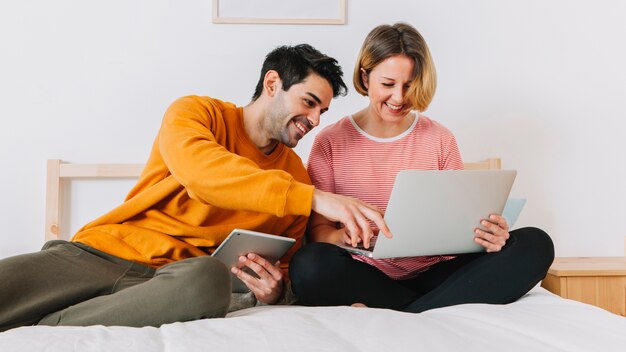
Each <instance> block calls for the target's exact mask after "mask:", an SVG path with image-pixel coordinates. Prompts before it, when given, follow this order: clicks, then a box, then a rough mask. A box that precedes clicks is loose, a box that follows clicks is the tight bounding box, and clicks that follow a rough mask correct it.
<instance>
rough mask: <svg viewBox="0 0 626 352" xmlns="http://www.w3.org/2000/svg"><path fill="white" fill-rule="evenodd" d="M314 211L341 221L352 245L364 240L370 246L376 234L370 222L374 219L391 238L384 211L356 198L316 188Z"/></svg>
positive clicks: (364, 244)
mask: <svg viewBox="0 0 626 352" xmlns="http://www.w3.org/2000/svg"><path fill="white" fill-rule="evenodd" d="M311 207H312V208H313V211H315V212H316V213H318V214H320V215H322V216H324V217H325V218H327V219H328V220H331V221H335V222H340V223H341V224H343V226H344V230H345V231H346V234H347V236H349V237H350V242H351V244H352V246H356V245H357V244H358V243H359V242H361V241H363V246H365V248H369V244H370V239H371V238H372V236H373V235H374V233H373V230H372V228H371V227H370V224H369V222H368V221H367V220H368V219H369V220H372V221H373V222H374V223H375V224H376V227H378V228H379V229H380V232H382V233H383V234H384V235H385V237H388V238H391V231H389V228H388V227H387V224H386V223H385V220H384V219H383V214H382V212H381V211H380V210H379V209H378V208H376V207H374V206H372V205H369V204H367V203H365V202H362V201H360V200H358V199H356V198H351V197H346V196H341V195H338V194H333V193H328V192H324V191H320V190H318V189H316V190H315V191H314V192H313V204H312V205H311Z"/></svg>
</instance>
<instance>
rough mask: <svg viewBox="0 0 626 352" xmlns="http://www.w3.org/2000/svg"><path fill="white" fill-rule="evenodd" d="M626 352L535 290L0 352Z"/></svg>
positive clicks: (621, 339)
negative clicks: (513, 298) (513, 296)
mask: <svg viewBox="0 0 626 352" xmlns="http://www.w3.org/2000/svg"><path fill="white" fill-rule="evenodd" d="M409 350H413V351H418V350H419V351H429V352H430V351H463V352H466V351H532V352H535V351H568V352H572V351H620V352H624V351H626V318H624V317H621V316H618V315H615V314H612V313H609V312H607V311H604V310H602V309H600V308H596V307H593V306H590V305H586V304H582V303H578V302H574V301H570V300H566V299H562V298H560V297H558V296H555V295H553V294H551V293H549V292H547V291H546V290H544V289H542V288H540V287H536V288H534V289H533V290H532V291H531V292H530V293H529V294H527V295H526V296H524V297H523V298H522V299H520V300H519V301H517V302H515V303H513V304H509V305H504V306H499V305H485V304H466V305H459V306H453V307H447V308H441V309H434V310H431V311H427V312H424V313H421V314H411V313H401V312H395V311H391V310H384V309H372V308H352V307H315V308H309V307H297V306H267V307H257V308H250V309H246V310H242V311H237V312H234V313H231V314H230V315H229V316H228V317H226V318H223V319H207V320H199V321H193V322H187V323H175V324H168V325H163V326H161V327H160V328H152V327H146V328H127V327H104V326H89V327H44V326H34V327H22V328H17V329H13V330H10V331H7V332H4V333H0V351H2V352H9V351H64V352H65V351H81V352H88V351H116V352H117V351H150V352H158V351H168V352H169V351H250V352H259V351H375V352H390V351H409Z"/></svg>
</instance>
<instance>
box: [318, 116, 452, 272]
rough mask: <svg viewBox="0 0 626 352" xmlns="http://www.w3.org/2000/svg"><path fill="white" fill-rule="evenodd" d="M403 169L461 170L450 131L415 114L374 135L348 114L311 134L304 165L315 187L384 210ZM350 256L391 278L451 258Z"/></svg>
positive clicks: (422, 269)
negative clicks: (392, 132) (395, 130)
mask: <svg viewBox="0 0 626 352" xmlns="http://www.w3.org/2000/svg"><path fill="white" fill-rule="evenodd" d="M406 169H420V170H454V169H463V162H462V160H461V155H460V153H459V149H458V146H457V144H456V139H455V138H454V135H453V134H452V133H451V132H450V131H449V130H448V129H447V128H445V127H444V126H443V125H441V124H439V123H438V122H436V121H433V120H431V119H429V118H428V117H426V116H424V115H419V117H418V118H416V119H415V120H414V121H413V124H412V125H411V127H409V128H408V129H407V130H406V131H405V132H403V133H402V134H400V135H398V136H395V137H392V138H378V137H374V136H371V135H369V134H367V133H366V132H365V131H363V130H362V129H361V128H360V127H359V126H358V125H357V124H356V123H355V122H354V120H353V118H352V116H347V117H344V118H342V119H341V120H339V121H338V122H336V123H335V124H332V125H330V126H328V127H326V128H324V129H323V130H322V131H321V132H320V133H319V134H318V135H317V136H316V137H315V141H314V142H313V147H312V149H311V154H310V155H309V160H308V166H307V170H308V172H309V175H310V177H311V180H312V181H313V184H314V185H315V186H316V187H317V188H319V189H320V190H322V191H326V192H333V193H337V194H341V195H346V196H350V197H355V198H358V199H361V200H363V201H365V202H367V203H370V204H372V205H375V206H377V207H378V208H379V209H381V210H382V211H383V212H384V211H385V209H386V208H387V202H388V201H389V196H390V195H391V189H392V187H393V183H394V180H395V178H396V174H397V173H398V172H399V171H400V170H406ZM415 201H416V202H418V201H420V200H419V199H416V200H415ZM353 258H354V259H357V260H360V261H363V262H366V263H368V264H370V265H374V266H375V267H377V268H379V269H380V270H382V271H383V272H384V273H385V274H387V275H388V276H389V277H391V278H392V279H397V280H402V279H408V278H412V277H415V276H416V275H417V274H418V273H420V272H422V271H424V270H426V269H427V268H428V267H430V266H431V265H433V264H436V263H438V262H441V261H443V260H448V259H451V258H454V257H453V256H421V257H405V258H391V259H371V258H367V257H363V256H359V255H353Z"/></svg>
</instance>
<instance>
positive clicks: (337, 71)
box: [252, 44, 348, 101]
mask: <svg viewBox="0 0 626 352" xmlns="http://www.w3.org/2000/svg"><path fill="white" fill-rule="evenodd" d="M269 70H274V71H276V72H278V75H279V76H280V79H281V81H282V83H283V90H284V91H287V90H289V88H291V86H292V85H294V84H298V83H300V82H302V81H304V79H305V78H307V77H308V76H309V74H311V73H316V74H318V75H320V76H321V77H323V78H324V79H326V80H327V81H328V83H330V85H331V86H332V87H333V98H336V97H337V96H338V95H341V96H345V95H346V94H347V92H348V88H347V87H346V84H345V83H344V82H343V79H342V78H341V77H342V75H343V71H342V70H341V66H339V64H338V63H337V60H335V59H333V58H332V57H329V56H326V55H324V54H322V53H321V52H319V51H318V50H317V49H315V48H314V47H312V46H311V45H309V44H300V45H296V46H286V45H285V46H280V47H278V48H276V49H274V50H272V51H271V52H270V53H269V54H267V56H266V57H265V61H264V62H263V68H262V69H261V77H260V78H259V82H258V83H257V85H256V88H255V90H254V95H252V100H253V101H254V100H257V99H258V98H259V97H260V96H261V92H263V80H264V78H265V74H266V73H267V71H269Z"/></svg>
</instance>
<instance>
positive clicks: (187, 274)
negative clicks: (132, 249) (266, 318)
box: [0, 240, 231, 331]
mask: <svg viewBox="0 0 626 352" xmlns="http://www.w3.org/2000/svg"><path fill="white" fill-rule="evenodd" d="M230 287H231V284H230V273H229V271H228V269H227V268H226V266H224V265H223V264H222V263H221V262H220V261H218V260H217V259H215V258H212V257H208V256H206V257H196V258H190V259H185V260H181V261H178V262H174V263H170V264H167V265H164V266H163V267H160V268H159V269H154V268H151V267H148V266H145V265H141V264H137V263H133V262H130V261H127V260H124V259H120V258H118V257H115V256H112V255H109V254H106V253H104V252H101V251H98V250H96V249H94V248H91V247H89V246H86V245H84V244H81V243H73V242H67V241H60V240H55V241H50V242H47V243H46V244H45V245H44V247H43V248H42V250H41V251H40V252H36V253H30V254H24V255H19V256H15V257H9V258H5V259H2V260H0V331H5V330H8V329H11V328H14V327H18V326H25V325H33V324H39V325H74V326H86V325H107V326H112V325H121V326H135V327H141V326H160V325H161V324H166V323H173V322H177V321H189V320H195V319H201V318H214V317H223V316H224V315H225V314H226V311H227V310H228V306H229V304H230V293H231V288H230Z"/></svg>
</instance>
